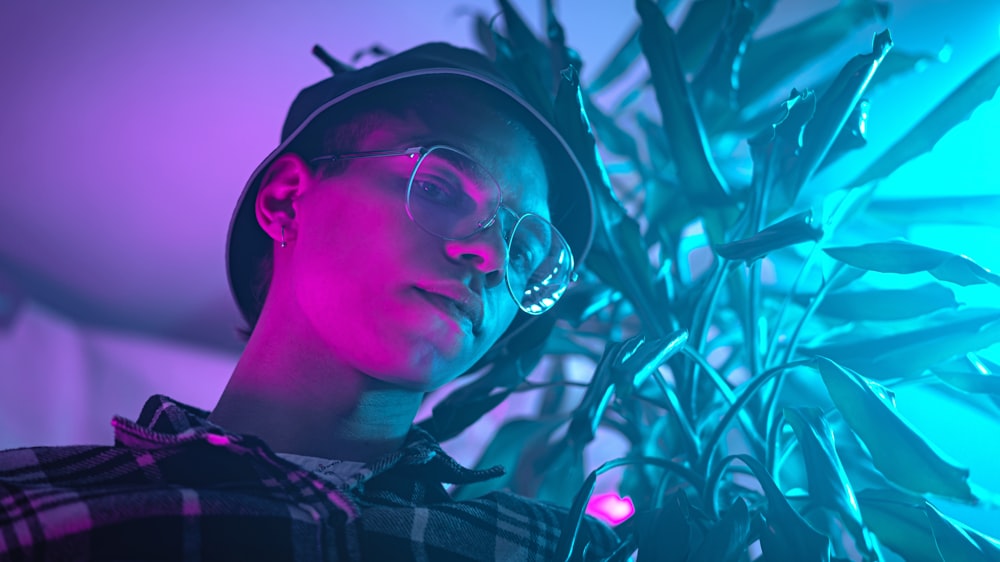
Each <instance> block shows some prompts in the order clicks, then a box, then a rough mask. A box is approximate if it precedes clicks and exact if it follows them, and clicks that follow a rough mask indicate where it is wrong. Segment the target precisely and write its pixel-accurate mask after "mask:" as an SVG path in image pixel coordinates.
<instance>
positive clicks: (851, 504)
mask: <svg viewBox="0 0 1000 562" xmlns="http://www.w3.org/2000/svg"><path fill="white" fill-rule="evenodd" d="M784 412H785V420H787V421H788V423H789V425H791V426H792V430H793V431H795V436H796V437H797V438H798V442H799V447H800V448H801V449H802V455H803V457H804V460H805V467H806V473H807V478H808V483H809V499H810V503H811V504H813V505H818V506H822V507H824V508H828V509H832V510H834V511H836V513H837V514H838V515H839V516H840V520H841V522H842V523H843V525H844V527H846V528H847V530H848V531H849V532H850V533H851V536H852V537H853V539H854V545H855V547H856V548H857V549H858V550H859V551H860V552H862V553H863V554H865V555H866V556H869V557H871V556H874V549H873V547H872V542H871V538H870V537H869V536H868V530H867V529H866V528H865V526H864V524H863V523H862V521H861V511H860V510H859V509H858V500H857V498H856V497H855V495H854V488H853V487H852V486H851V482H850V480H849V479H848V478H847V474H846V473H845V472H844V467H843V465H842V464H841V462H840V456H839V455H838V454H837V448H836V446H835V445H834V436H833V430H832V429H831V428H830V426H829V424H827V423H826V420H825V419H824V418H823V413H822V411H821V410H819V409H818V408H785V411H784ZM828 528H829V529H830V530H831V533H832V532H833V530H835V529H836V528H837V526H836V525H835V524H833V522H831V524H830V525H829V527H828ZM834 536H835V535H834Z"/></svg>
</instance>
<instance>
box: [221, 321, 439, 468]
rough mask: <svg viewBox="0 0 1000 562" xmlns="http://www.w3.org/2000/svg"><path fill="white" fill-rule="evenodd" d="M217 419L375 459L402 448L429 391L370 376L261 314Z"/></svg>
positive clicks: (288, 448)
mask: <svg viewBox="0 0 1000 562" xmlns="http://www.w3.org/2000/svg"><path fill="white" fill-rule="evenodd" d="M261 321H262V322H259V323H258V325H257V327H256V328H255V329H254V333H253V335H252V336H251V338H250V341H249V342H248V343H247V347H246V350H245V351H244V353H243V355H242V356H241V357H240V360H239V362H238V363H237V365H236V369H235V370H234V371H233V375H232V377H231V378H230V380H229V383H228V384H227V386H226V389H225V391H223V394H222V397H221V398H220V399H219V403H218V405H217V406H216V408H215V410H214V411H213V412H212V414H211V415H210V417H209V419H210V420H211V421H212V422H214V423H217V424H219V425H221V426H223V427H225V428H226V429H227V430H229V431H233V432H236V433H246V434H252V435H256V436H258V437H260V438H262V439H263V440H264V441H265V442H267V444H268V445H269V446H270V447H271V449H273V450H274V451H276V452H279V453H293V454H298V455H308V456H314V457H321V458H331V459H339V460H353V461H363V462H367V461H371V460H374V459H376V458H378V457H379V456H381V455H384V454H386V453H389V452H391V451H394V450H396V449H398V448H399V447H400V446H401V445H402V444H403V441H404V440H405V438H406V434H407V432H408V431H409V429H410V426H411V424H412V423H413V418H414V417H416V414H417V410H418V409H419V407H420V403H421V401H422V399H423V393H421V392H419V391H414V390H407V389H403V388H399V387H395V386H392V385H389V384H387V383H384V382H382V381H379V380H377V379H374V378H372V377H369V376H367V375H365V374H363V373H361V372H358V371H357V370H354V369H351V368H349V367H348V366H346V365H343V364H339V363H338V362H337V361H336V360H335V359H333V358H331V357H330V356H329V353H328V352H326V351H325V349H324V346H322V345H315V346H312V347H313V348H312V349H310V348H309V347H310V346H308V345H304V344H303V340H302V339H300V338H295V337H291V336H289V335H287V331H286V330H271V329H269V327H268V323H267V322H266V321H265V318H263V317H262V318H261Z"/></svg>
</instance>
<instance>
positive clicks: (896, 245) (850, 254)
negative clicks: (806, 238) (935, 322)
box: [823, 240, 1000, 286]
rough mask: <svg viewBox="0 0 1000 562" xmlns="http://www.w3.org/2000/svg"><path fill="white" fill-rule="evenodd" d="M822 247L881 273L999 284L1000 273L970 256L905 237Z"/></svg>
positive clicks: (832, 253) (844, 258)
mask: <svg viewBox="0 0 1000 562" xmlns="http://www.w3.org/2000/svg"><path fill="white" fill-rule="evenodd" d="M823 251H824V252H826V253H827V254H828V255H829V256H830V257H832V258H834V259H836V260H838V261H841V262H844V263H846V264H848V265H852V266H854V267H860V268H862V269H867V270H869V271H878V272H881V273H917V272H920V271H926V272H927V273H930V274H931V275H933V276H934V277H937V278H938V279H940V280H942V281H948V282H950V283H956V284H958V285H963V286H968V285H979V284H982V283H992V284H994V285H1000V275H997V274H995V273H993V272H991V271H990V270H988V269H986V268H984V267H982V266H981V265H979V264H977V263H976V262H974V261H972V260H971V259H970V258H969V257H968V256H964V255H959V254H952V253H951V252H945V251H942V250H936V249H934V248H928V247H927V246H920V245H918V244H913V243H911V242H906V241H903V240H893V241H890V242H875V243H872V244H862V245H861V246H843V247H839V248H826V249H824V250H823Z"/></svg>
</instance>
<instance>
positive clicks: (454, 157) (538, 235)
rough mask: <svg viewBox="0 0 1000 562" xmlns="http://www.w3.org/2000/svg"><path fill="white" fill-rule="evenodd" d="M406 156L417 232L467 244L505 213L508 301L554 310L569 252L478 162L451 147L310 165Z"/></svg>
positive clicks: (566, 278) (570, 274)
mask: <svg viewBox="0 0 1000 562" xmlns="http://www.w3.org/2000/svg"><path fill="white" fill-rule="evenodd" d="M390 156H396V157H406V158H409V159H411V160H413V161H414V164H413V170H412V171H411V172H410V177H409V181H408V182H407V185H406V213H407V215H409V217H410V220H412V221H413V222H414V223H415V224H417V225H418V226H419V227H420V228H422V229H424V230H426V231H427V232H429V233H431V234H433V235H435V236H437V237H439V238H441V239H444V240H465V239H467V238H471V237H472V236H475V235H476V234H478V233H480V232H482V231H484V230H486V229H488V228H490V227H491V226H493V225H494V224H495V223H499V227H500V228H504V227H505V226H506V224H504V223H507V224H509V223H510V222H511V221H505V220H498V219H499V214H500V210H501V209H503V210H505V211H506V213H507V214H509V215H510V217H512V218H513V219H514V220H513V226H512V227H511V228H510V231H509V232H504V236H503V238H504V242H505V254H506V255H505V256H504V265H505V267H504V272H505V277H506V281H507V289H508V291H510V296H511V298H513V299H514V302H516V303H517V306H518V307H519V308H520V309H521V310H523V311H524V312H526V313H528V314H532V315H537V314H541V313H543V312H545V311H546V310H548V309H550V308H552V306H553V305H554V304H555V303H556V301H558V300H559V298H560V297H562V295H563V293H565V292H566V289H567V288H568V287H569V284H570V283H571V282H572V281H573V280H575V278H576V274H575V273H574V271H573V268H574V264H573V252H572V251H571V250H570V247H569V244H568V243H566V239H565V238H563V236H562V234H560V233H559V231H558V230H556V227H555V226H553V225H552V223H550V222H549V221H547V220H545V219H544V218H542V217H541V216H539V215H536V214H534V213H525V214H523V215H518V214H517V213H515V212H514V211H513V210H511V209H510V208H508V207H505V206H503V192H502V191H501V189H500V184H499V183H497V181H496V179H494V177H493V176H492V175H491V174H490V173H489V171H487V170H486V168H484V167H483V166H482V165H481V164H479V163H478V162H476V161H475V160H474V159H473V158H472V157H471V156H469V155H468V154H466V153H464V152H462V151H461V150H458V149H455V148H451V147H449V146H443V145H436V146H431V147H422V146H417V147H411V148H407V149H403V150H383V151H372V152H354V153H348V154H327V155H324V156H318V157H316V158H313V159H311V160H310V163H318V162H330V161H335V160H351V159H357V158H381V157H390Z"/></svg>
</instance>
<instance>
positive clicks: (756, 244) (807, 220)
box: [712, 211, 823, 264]
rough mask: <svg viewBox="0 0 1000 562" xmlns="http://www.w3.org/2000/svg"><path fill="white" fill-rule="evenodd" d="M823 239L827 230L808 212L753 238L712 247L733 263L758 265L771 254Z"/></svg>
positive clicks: (788, 219)
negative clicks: (741, 262)
mask: <svg viewBox="0 0 1000 562" xmlns="http://www.w3.org/2000/svg"><path fill="white" fill-rule="evenodd" d="M822 237H823V228H822V227H821V226H819V225H817V224H815V222H814V221H813V217H812V211H806V212H804V213H799V214H797V215H794V216H791V217H788V218H787V219H785V220H783V221H781V222H778V223H776V224H773V225H771V226H769V227H767V228H765V229H764V230H761V231H760V232H758V233H757V234H754V235H753V236H751V237H749V238H744V239H742V240H736V241H733V242H729V243H727V244H716V245H714V246H712V249H713V250H715V253H716V254H718V255H720V256H722V257H724V258H726V259H729V260H734V261H745V262H746V263H747V264H750V263H752V262H755V261H757V260H759V259H760V258H762V257H764V256H766V255H767V254H769V253H771V252H773V251H775V250H780V249H781V248H786V247H788V246H792V245H795V244H800V243H802V242H808V241H810V240H812V241H816V240H819V239H820V238H822Z"/></svg>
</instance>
